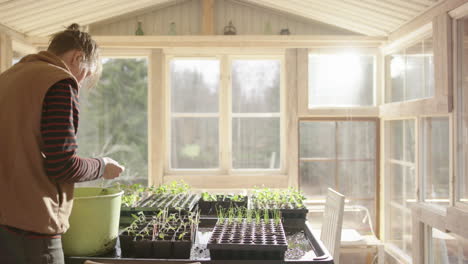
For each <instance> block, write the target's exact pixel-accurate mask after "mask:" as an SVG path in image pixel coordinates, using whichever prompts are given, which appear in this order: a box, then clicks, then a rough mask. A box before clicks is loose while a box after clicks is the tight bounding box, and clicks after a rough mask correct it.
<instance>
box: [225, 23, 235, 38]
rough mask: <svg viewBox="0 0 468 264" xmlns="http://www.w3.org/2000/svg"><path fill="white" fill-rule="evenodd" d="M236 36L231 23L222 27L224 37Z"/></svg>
mask: <svg viewBox="0 0 468 264" xmlns="http://www.w3.org/2000/svg"><path fill="white" fill-rule="evenodd" d="M236 34H237V29H236V27H235V26H234V25H233V24H232V21H229V25H227V26H225V27H224V35H236Z"/></svg>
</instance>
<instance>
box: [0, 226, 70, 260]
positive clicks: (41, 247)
mask: <svg viewBox="0 0 468 264" xmlns="http://www.w3.org/2000/svg"><path fill="white" fill-rule="evenodd" d="M0 263H2V264H64V263H65V260H64V256H63V250H62V239H61V238H44V237H33V236H32V235H31V233H30V232H26V231H21V230H20V231H19V232H18V231H16V230H15V232H13V231H11V230H7V229H5V228H4V227H3V226H0Z"/></svg>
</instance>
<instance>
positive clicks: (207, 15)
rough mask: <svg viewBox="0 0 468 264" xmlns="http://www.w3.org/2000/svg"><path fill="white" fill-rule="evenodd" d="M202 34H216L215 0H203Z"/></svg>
mask: <svg viewBox="0 0 468 264" xmlns="http://www.w3.org/2000/svg"><path fill="white" fill-rule="evenodd" d="M202 34H203V35H214V0H202Z"/></svg>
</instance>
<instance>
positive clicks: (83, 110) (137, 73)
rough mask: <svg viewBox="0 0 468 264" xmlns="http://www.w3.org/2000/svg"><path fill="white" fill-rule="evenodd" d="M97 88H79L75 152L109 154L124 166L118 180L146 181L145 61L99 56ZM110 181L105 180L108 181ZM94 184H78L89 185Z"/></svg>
mask: <svg viewBox="0 0 468 264" xmlns="http://www.w3.org/2000/svg"><path fill="white" fill-rule="evenodd" d="M102 64H103V70H102V76H101V79H100V81H99V83H98V85H97V87H95V88H93V89H90V90H88V89H81V90H80V127H79V129H78V144H79V155H81V156H83V157H106V156H107V157H111V158H113V159H115V160H117V161H118V162H120V163H121V164H122V165H124V166H125V167H126V169H125V171H124V172H123V174H122V175H121V176H120V177H119V178H118V181H119V182H121V183H125V184H132V183H142V184H146V183H147V181H148V132H147V131H148V120H147V119H148V117H147V115H148V110H147V101H148V62H147V59H146V58H103V59H102ZM111 183H112V181H107V184H111ZM93 184H97V183H82V184H81V185H93Z"/></svg>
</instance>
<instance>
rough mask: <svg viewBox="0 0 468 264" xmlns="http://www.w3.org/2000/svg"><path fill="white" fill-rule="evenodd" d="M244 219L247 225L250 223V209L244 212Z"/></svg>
mask: <svg viewBox="0 0 468 264" xmlns="http://www.w3.org/2000/svg"><path fill="white" fill-rule="evenodd" d="M245 218H246V219H247V223H249V224H250V223H251V222H252V210H251V209H246V210H245Z"/></svg>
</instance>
